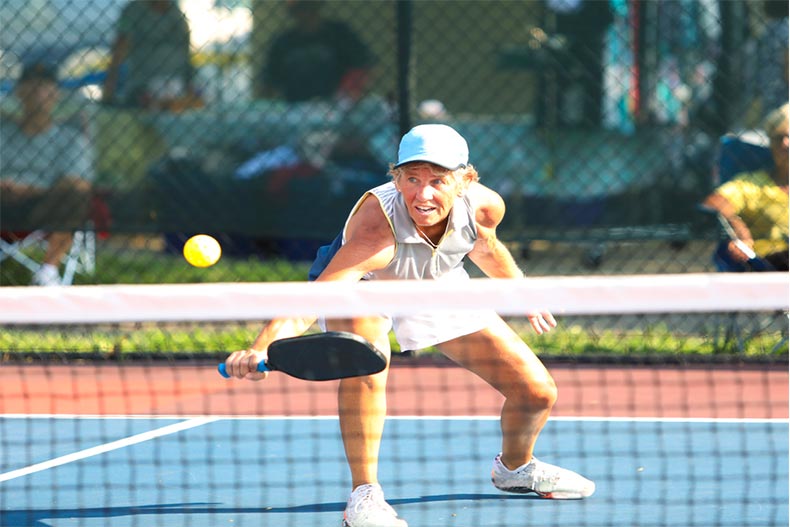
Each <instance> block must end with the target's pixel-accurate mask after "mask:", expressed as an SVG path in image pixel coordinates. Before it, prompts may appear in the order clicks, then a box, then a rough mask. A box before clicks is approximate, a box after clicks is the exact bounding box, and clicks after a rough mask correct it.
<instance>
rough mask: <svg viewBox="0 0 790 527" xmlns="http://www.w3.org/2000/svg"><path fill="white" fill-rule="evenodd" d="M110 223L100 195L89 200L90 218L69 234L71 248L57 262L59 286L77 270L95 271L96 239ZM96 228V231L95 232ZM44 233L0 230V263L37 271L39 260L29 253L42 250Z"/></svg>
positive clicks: (66, 281) (101, 235) (44, 241)
mask: <svg viewBox="0 0 790 527" xmlns="http://www.w3.org/2000/svg"><path fill="white" fill-rule="evenodd" d="M109 226H110V212H109V208H108V207H107V204H106V202H105V201H104V199H103V198H101V197H100V196H94V197H92V199H91V219H90V220H89V221H88V222H87V223H86V225H85V228H84V229H82V230H77V231H74V232H73V233H72V236H73V237H72V242H71V247H70V248H69V250H68V251H67V252H66V254H65V255H64V256H63V259H62V261H61V262H60V263H61V264H62V265H63V274H62V275H61V277H60V282H59V283H60V285H71V284H72V283H73V282H74V276H75V275H76V274H77V273H80V274H85V275H92V274H93V273H94V272H95V270H96V238H97V234H98V236H99V237H104V236H106V229H108V228H109ZM97 230H98V232H97ZM47 234H48V233H47V232H46V231H44V230H40V229H36V230H32V231H19V230H7V231H0V263H1V262H3V261H4V260H6V259H11V260H14V261H16V262H18V263H19V264H20V265H22V266H24V267H25V268H27V269H28V270H29V271H30V272H31V273H36V271H38V270H39V269H40V268H41V266H42V262H39V261H37V260H36V259H35V258H34V257H33V256H31V254H34V253H35V251H36V250H38V251H39V252H40V251H42V250H43V251H45V250H46V244H47Z"/></svg>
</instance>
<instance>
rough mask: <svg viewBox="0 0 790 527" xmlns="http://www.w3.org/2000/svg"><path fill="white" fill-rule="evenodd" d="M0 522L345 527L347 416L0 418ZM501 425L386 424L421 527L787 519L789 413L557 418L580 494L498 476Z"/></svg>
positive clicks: (402, 507)
mask: <svg viewBox="0 0 790 527" xmlns="http://www.w3.org/2000/svg"><path fill="white" fill-rule="evenodd" d="M0 444H2V445H3V451H2V452H1V453H0V463H2V464H1V465H0V509H2V512H0V525H2V526H4V527H43V526H57V527H62V526H79V527H93V526H95V527H108V526H111V527H125V526H145V527H149V526H194V527H203V526H232V527H247V526H254V527H260V526H268V525H272V526H299V527H301V526H339V525H340V523H341V518H342V513H343V509H344V507H345V500H346V498H347V497H348V493H349V490H350V477H349V475H348V470H347V468H346V464H345V457H344V453H343V448H342V443H341V441H340V432H339V426H338V423H337V420H336V418H265V419H253V418H250V419H248V418H222V417H194V418H185V417H173V418H150V417H136V418H128V417H109V418H108V417H103V418H102V417H83V416H50V417H32V416H31V417H28V416H4V417H0ZM499 448H500V440H499V422H498V420H497V419H493V418H472V417H470V418H395V419H390V420H389V421H388V422H387V428H386V431H385V437H384V442H383V444H382V452H381V462H380V470H379V472H380V480H381V482H382V484H383V486H384V490H385V493H386V495H387V498H388V501H389V502H390V503H391V504H392V505H393V506H394V507H395V508H396V509H397V510H398V512H399V514H400V515H401V516H402V517H403V518H405V519H406V520H407V521H408V522H409V525H410V526H411V527H441V526H464V527H484V526H521V525H524V526H533V525H535V526H537V525H540V526H546V525H561V526H584V525H590V526H592V525H596V526H597V525H601V526H603V525H617V526H628V527H633V526H648V525H650V526H677V527H691V526H695V525H699V526H713V525H727V526H738V527H743V526H747V525H748V526H750V527H756V526H772V527H773V526H787V524H788V499H787V498H788V456H787V454H788V423H787V421H786V420H749V421H746V420H648V419H645V420H641V419H640V420H631V419H572V418H566V419H554V420H551V421H549V423H548V424H547V426H546V428H545V429H544V431H543V434H542V435H541V437H540V439H539V442H538V448H537V451H536V455H538V457H540V458H541V459H543V460H544V461H548V462H550V463H556V464H559V465H562V466H564V467H566V468H570V469H573V470H576V471H578V472H580V473H582V474H584V475H586V476H588V477H589V478H591V479H593V480H594V481H595V482H596V484H597V490H596V493H595V495H593V496H592V497H591V498H589V499H587V500H581V501H552V500H542V499H537V498H535V497H534V496H532V495H512V494H504V493H501V492H499V491H498V490H496V489H495V488H494V487H493V486H492V485H491V483H490V479H489V471H490V469H491V461H492V458H493V457H494V455H495V454H496V453H497V452H498V451H499Z"/></svg>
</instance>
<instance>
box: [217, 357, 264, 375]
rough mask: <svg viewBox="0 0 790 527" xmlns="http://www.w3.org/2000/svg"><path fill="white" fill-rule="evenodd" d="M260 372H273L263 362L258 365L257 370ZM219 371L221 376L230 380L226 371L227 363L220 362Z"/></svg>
mask: <svg viewBox="0 0 790 527" xmlns="http://www.w3.org/2000/svg"><path fill="white" fill-rule="evenodd" d="M256 369H257V370H258V371H259V372H265V371H271V370H270V369H269V367H268V366H267V365H266V361H261V362H259V363H258V367H257V368H256ZM217 370H219V374H220V375H222V376H223V377H225V378H226V379H230V375H228V372H227V370H225V363H224V362H220V363H219V365H218V366H217Z"/></svg>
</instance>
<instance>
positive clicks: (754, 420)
mask: <svg viewBox="0 0 790 527" xmlns="http://www.w3.org/2000/svg"><path fill="white" fill-rule="evenodd" d="M0 419H150V420H157V419H159V420H174V419H209V420H210V421H218V420H235V421H326V420H337V419H338V416H337V415H313V416H310V415H238V414H214V415H199V414H194V415H144V414H130V415H123V414H111V415H102V414H0ZM499 419H500V417H499V416H498V415H390V416H387V420H388V421H400V420H403V421H411V420H413V421H420V420H430V421H498V420H499ZM549 421H570V422H573V421H578V422H592V423H596V422H603V423H605V422H611V423H629V422H634V423H746V424H783V423H790V419H788V418H786V417H765V418H762V417H606V416H557V417H549ZM207 422H209V421H207Z"/></svg>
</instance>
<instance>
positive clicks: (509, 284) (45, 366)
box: [0, 273, 788, 527]
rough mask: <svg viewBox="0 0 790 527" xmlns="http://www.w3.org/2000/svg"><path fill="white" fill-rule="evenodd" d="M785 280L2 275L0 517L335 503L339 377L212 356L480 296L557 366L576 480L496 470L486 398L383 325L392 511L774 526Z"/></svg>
mask: <svg viewBox="0 0 790 527" xmlns="http://www.w3.org/2000/svg"><path fill="white" fill-rule="evenodd" d="M787 293H788V278H787V275H786V274H780V273H755V274H749V275H727V274H715V275H708V274H704V275H660V276H619V277H605V276H596V277H562V278H529V279H525V280H522V281H509V280H485V279H476V280H473V281H471V282H470V283H469V284H468V285H467V286H465V287H464V288H463V289H462V290H458V289H457V286H456V289H454V288H453V284H450V283H444V282H416V283H412V282H397V283H395V282H392V283H384V282H377V283H362V284H354V285H348V284H327V283H320V284H319V283H312V284H308V283H278V284H274V283H271V284H191V285H168V286H131V285H130V286H82V287H71V288H16V287H6V288H0V322H2V329H1V330H0V352H2V358H3V362H2V367H0V525H3V526H31V525H52V526H59V525H80V526H92V525H97V526H98V525H102V526H103V525H112V526H127V525H130V526H151V525H167V526H172V525H191V526H203V525H234V526H239V525H278V526H315V525H339V524H340V523H341V518H342V514H343V510H344V508H345V506H346V503H345V500H346V499H347V497H348V494H349V492H350V487H351V476H350V474H349V471H348V468H347V465H346V454H345V452H344V449H343V443H342V441H341V433H340V427H339V423H338V418H337V413H338V402H337V395H336V394H337V388H338V383H339V381H327V382H308V381H301V380H297V379H293V378H291V377H288V376H287V375H285V374H282V373H273V374H271V375H270V376H269V378H268V379H267V380H266V381H263V382H260V383H254V382H248V381H238V380H225V379H222V378H221V377H220V376H219V375H218V374H217V371H216V365H217V362H218V361H220V360H224V358H225V356H226V355H227V353H228V352H229V351H233V350H235V349H242V348H244V347H246V346H248V345H249V344H250V343H251V341H252V339H253V338H254V337H255V335H256V334H257V332H258V331H259V329H260V328H261V327H262V325H263V324H264V323H265V321H266V320H269V319H271V318H273V317H275V316H280V315H295V316H298V315H310V314H315V315H322V316H325V317H329V318H334V317H344V316H358V315H366V314H370V313H384V312H386V313H393V314H395V315H398V316H404V315H410V314H414V313H421V312H425V311H427V310H430V311H433V312H471V310H476V309H480V308H484V309H492V310H495V311H497V312H498V313H499V314H500V315H501V316H503V318H505V320H506V321H507V322H508V323H509V324H510V325H511V327H513V328H514V329H515V330H516V332H517V333H519V334H520V335H521V336H522V337H523V339H524V340H525V341H526V342H527V343H528V345H529V346H530V348H532V349H533V350H534V351H535V352H536V353H537V354H538V355H539V356H540V358H541V359H542V360H543V362H544V363H545V364H546V366H547V368H548V370H549V372H550V373H551V374H552V377H553V378H554V381H555V382H556V384H557V387H558V392H559V396H558V399H557V402H556V404H555V406H554V409H553V411H552V414H551V417H550V419H549V421H548V422H547V424H546V425H545V427H544V428H543V430H542V432H541V434H540V436H539V438H538V441H537V444H536V448H535V455H536V456H537V457H539V458H540V459H541V460H543V461H545V462H549V463H553V464H556V465H560V466H562V467H565V468H568V469H571V470H574V471H576V472H579V473H581V474H583V475H585V476H586V477H588V478H590V479H592V480H594V481H595V483H596V492H595V494H593V495H592V496H591V497H589V498H587V499H584V500H576V501H555V500H543V499H537V497H536V496H535V495H534V494H525V495H521V494H507V493H503V492H500V491H499V490H497V489H495V488H494V487H493V486H492V485H491V480H490V471H491V463H492V460H493V458H494V456H495V455H496V454H497V453H498V452H499V451H500V450H501V437H502V431H501V428H500V423H499V415H500V411H501V407H502V404H503V400H504V398H503V397H502V396H501V395H500V394H499V393H498V392H497V391H496V390H495V389H493V388H492V387H491V386H489V385H488V384H486V382H484V381H483V380H481V379H480V378H478V377H476V376H475V375H473V374H472V373H470V372H469V371H467V370H466V369H464V368H462V367H460V366H458V365H457V364H456V363H454V362H452V361H450V360H448V359H446V358H445V357H444V356H443V355H441V353H439V352H438V351H437V350H435V349H433V348H429V349H426V350H419V351H414V350H410V351H408V352H406V350H403V352H401V350H400V349H399V348H398V345H397V342H396V341H395V340H394V339H391V341H392V345H393V350H394V353H393V361H392V368H391V372H390V376H389V381H388V385H387V392H388V420H387V422H386V425H385V428H384V436H383V440H382V444H381V452H380V458H379V467H378V468H379V480H380V482H381V483H382V486H383V488H384V491H385V493H386V496H387V499H388V501H389V503H390V504H391V505H392V506H393V507H395V508H396V509H397V511H398V513H399V514H400V515H401V516H402V517H403V518H404V519H406V520H407V521H408V522H409V525H410V526H412V527H415V526H429V527H439V526H469V527H480V526H512V525H557V526H560V525H562V526H567V525H578V526H678V527H680V526H683V527H690V526H706V527H707V526H742V525H750V526H758V525H762V526H779V525H787V523H788V499H787V496H788V344H787V342H788V319H787V309H788V306H787V302H788V294H787ZM542 308H546V309H551V310H552V311H553V312H554V313H555V315H556V316H557V319H558V322H559V326H558V327H557V328H556V329H555V330H553V331H551V332H549V333H547V334H544V335H540V336H538V335H535V334H534V333H533V332H532V330H531V329H530V325H529V322H528V321H527V318H526V316H525V313H527V312H529V311H532V310H534V309H542ZM311 331H318V328H317V327H314V328H313V329H311ZM479 345H482V344H481V342H479V341H472V342H471V343H470V344H469V346H479Z"/></svg>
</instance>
